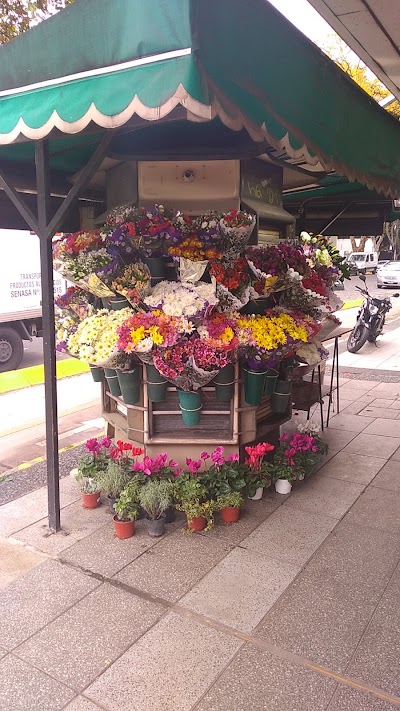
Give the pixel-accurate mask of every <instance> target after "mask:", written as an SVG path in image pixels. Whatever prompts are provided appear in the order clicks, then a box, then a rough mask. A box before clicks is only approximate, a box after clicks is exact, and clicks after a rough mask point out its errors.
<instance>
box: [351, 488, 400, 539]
mask: <svg viewBox="0 0 400 711" xmlns="http://www.w3.org/2000/svg"><path fill="white" fill-rule="evenodd" d="M346 520H347V521H348V522H349V523H351V524H352V525H358V526H368V527H369V528H378V529H380V530H382V531H391V532H392V533H396V534H400V492H397V491H388V490H387V489H379V488H378V487H374V486H369V487H368V489H367V490H366V491H365V492H364V494H363V495H362V496H360V498H359V500H358V501H357V502H356V503H355V504H354V506H353V508H352V509H351V511H349V513H348V514H347V516H346Z"/></svg>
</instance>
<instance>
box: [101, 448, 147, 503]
mask: <svg viewBox="0 0 400 711" xmlns="http://www.w3.org/2000/svg"><path fill="white" fill-rule="evenodd" d="M143 452H144V450H143V449H141V448H140V447H135V446H134V445H133V444H131V443H130V442H123V441H122V440H118V441H117V443H116V444H115V445H113V446H112V447H111V448H110V450H109V460H108V463H107V466H106V468H105V469H104V470H102V471H101V472H100V473H99V475H98V477H97V479H98V482H99V487H100V490H101V491H102V492H103V494H105V495H106V496H107V498H108V506H109V510H110V513H112V514H114V513H115V511H114V504H115V501H116V500H117V499H118V497H119V495H120V493H121V491H122V490H123V489H124V488H125V486H126V485H127V483H128V482H129V481H130V479H132V476H133V472H132V469H133V466H134V465H135V464H136V458H137V457H139V456H140V455H142V454H143Z"/></svg>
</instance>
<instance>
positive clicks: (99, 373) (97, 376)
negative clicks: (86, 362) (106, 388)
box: [89, 365, 106, 383]
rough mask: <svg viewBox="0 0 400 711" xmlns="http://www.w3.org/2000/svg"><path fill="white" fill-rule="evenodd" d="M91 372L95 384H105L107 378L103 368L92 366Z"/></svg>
mask: <svg viewBox="0 0 400 711" xmlns="http://www.w3.org/2000/svg"><path fill="white" fill-rule="evenodd" d="M89 367H90V372H91V374H92V378H93V380H94V382H95V383H104V381H105V379H106V376H105V375H104V370H103V368H97V367H96V366H95V365H90V366H89Z"/></svg>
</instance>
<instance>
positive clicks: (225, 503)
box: [216, 491, 243, 523]
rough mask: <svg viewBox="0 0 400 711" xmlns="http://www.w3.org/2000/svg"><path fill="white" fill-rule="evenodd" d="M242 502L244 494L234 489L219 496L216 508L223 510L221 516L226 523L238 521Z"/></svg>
mask: <svg viewBox="0 0 400 711" xmlns="http://www.w3.org/2000/svg"><path fill="white" fill-rule="evenodd" d="M242 502H243V496H242V495H241V494H239V492H237V491H232V492H231V493H230V494H226V495H225V496H218V498H217V500H216V508H217V510H218V511H221V518H222V520H223V522H224V523H237V521H239V516H240V507H241V505H242Z"/></svg>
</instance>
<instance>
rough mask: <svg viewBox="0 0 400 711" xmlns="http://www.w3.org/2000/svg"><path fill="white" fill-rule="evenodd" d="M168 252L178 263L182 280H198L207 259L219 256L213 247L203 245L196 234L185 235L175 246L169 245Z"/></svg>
mask: <svg viewBox="0 0 400 711" xmlns="http://www.w3.org/2000/svg"><path fill="white" fill-rule="evenodd" d="M168 253H169V254H170V255H171V256H172V257H173V258H174V259H175V260H176V261H177V262H178V263H179V278H180V280H181V281H182V282H197V281H199V280H200V279H201V277H202V276H203V274H204V272H205V271H206V269H207V266H208V262H209V260H210V259H219V258H220V256H221V253H220V252H219V251H218V250H217V249H216V248H215V247H212V246H207V245H205V244H204V243H203V242H202V241H201V239H200V238H199V237H198V236H197V235H196V234H192V235H189V236H188V237H185V238H184V239H183V241H182V242H181V244H180V245H178V246H176V247H169V249H168Z"/></svg>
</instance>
